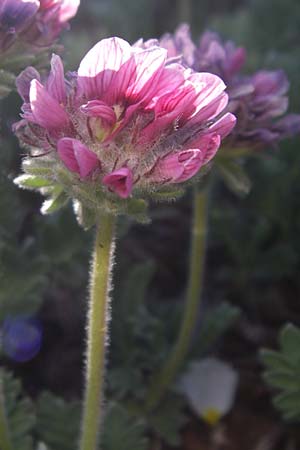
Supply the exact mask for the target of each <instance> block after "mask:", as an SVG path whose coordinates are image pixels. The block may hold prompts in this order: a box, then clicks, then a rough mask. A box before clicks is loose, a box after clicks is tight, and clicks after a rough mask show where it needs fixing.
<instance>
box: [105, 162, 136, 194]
mask: <svg viewBox="0 0 300 450" xmlns="http://www.w3.org/2000/svg"><path fill="white" fill-rule="evenodd" d="M102 183H103V184H104V186H107V187H108V188H109V189H110V190H111V191H113V192H115V193H116V194H118V195H119V197H121V198H127V197H129V195H130V194H131V191H132V186H133V175H132V172H131V170H130V169H128V168H127V167H122V168H121V169H118V170H115V171H114V172H111V173H110V174H109V175H106V176H105V177H104V178H103V180H102Z"/></svg>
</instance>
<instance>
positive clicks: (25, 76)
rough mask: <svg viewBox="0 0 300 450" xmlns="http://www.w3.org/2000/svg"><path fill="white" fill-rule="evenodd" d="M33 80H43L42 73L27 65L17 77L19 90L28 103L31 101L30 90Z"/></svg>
mask: <svg viewBox="0 0 300 450" xmlns="http://www.w3.org/2000/svg"><path fill="white" fill-rule="evenodd" d="M32 80H38V81H41V77H40V74H39V73H38V71H37V70H36V69H35V68H34V67H27V68H26V69H25V70H23V71H22V72H21V73H20V75H19V76H18V77H17V79H16V86H17V89H18V92H19V94H20V95H21V97H22V99H23V100H24V101H25V102H26V103H29V90H30V83H31V81H32Z"/></svg>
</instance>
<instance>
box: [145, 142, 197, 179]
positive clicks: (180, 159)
mask: <svg viewBox="0 0 300 450" xmlns="http://www.w3.org/2000/svg"><path fill="white" fill-rule="evenodd" d="M202 160H203V153H202V152H201V150H198V149H188V150H183V151H181V152H177V153H173V154H171V155H169V156H166V157H165V158H163V159H162V160H161V161H159V163H158V164H157V166H156V169H155V174H154V178H155V180H156V181H158V182H170V183H181V182H183V181H186V180H188V179H190V178H192V177H193V176H194V175H195V174H196V173H197V172H198V171H199V169H200V167H201V166H202V165H203V163H202Z"/></svg>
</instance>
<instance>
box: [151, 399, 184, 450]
mask: <svg viewBox="0 0 300 450" xmlns="http://www.w3.org/2000/svg"><path fill="white" fill-rule="evenodd" d="M185 406H186V405H185V402H184V401H183V400H182V399H181V398H180V397H175V396H172V397H171V396H170V397H169V398H167V399H165V401H164V402H162V404H161V405H160V406H159V408H158V410H157V411H155V413H154V414H153V415H152V416H150V417H149V419H148V420H149V424H150V425H151V426H152V427H153V428H154V431H155V432H156V433H157V434H158V435H159V436H160V437H161V438H163V439H164V440H165V441H166V443H167V444H169V445H171V446H179V445H180V443H181V436H180V431H181V430H182V427H183V426H184V425H185V423H186V422H187V417H186V416H185V414H184V413H183V409H184V407H185Z"/></svg>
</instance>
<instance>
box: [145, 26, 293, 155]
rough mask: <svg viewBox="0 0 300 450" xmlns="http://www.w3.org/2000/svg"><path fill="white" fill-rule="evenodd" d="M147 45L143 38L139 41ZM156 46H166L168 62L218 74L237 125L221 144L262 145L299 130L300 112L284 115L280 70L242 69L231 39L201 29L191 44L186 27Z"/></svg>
mask: <svg viewBox="0 0 300 450" xmlns="http://www.w3.org/2000/svg"><path fill="white" fill-rule="evenodd" d="M144 45H146V46H147V42H146V43H145V44H144ZM160 45H161V46H163V47H165V48H166V49H167V50H168V56H169V58H170V60H174V59H177V60H180V61H181V62H182V63H183V64H184V65H185V66H186V67H190V68H192V69H193V70H195V71H206V72H210V73H214V74H216V75H218V76H220V77H221V78H222V79H223V80H224V81H225V83H226V85H227V93H228V95H229V103H228V106H227V110H228V111H230V112H233V113H234V114H235V115H236V116H237V125H236V127H235V129H234V130H233V133H232V134H231V136H229V137H228V139H226V142H225V143H224V144H227V145H230V146H241V145H244V146H263V145H266V144H268V145H269V144H276V142H278V141H279V140H281V139H283V138H286V137H289V136H293V135H295V134H297V133H299V132H300V115H295V114H293V115H286V116H284V114H285V113H286V111H287V108H288V96H287V92H288V88H289V83H288V80H287V77H286V75H285V73H284V72H283V71H282V70H278V71H266V70H263V71H258V72H256V73H254V74H253V75H251V76H245V75H243V74H242V73H241V69H242V68H243V66H244V63H245V60H246V51H245V49H244V48H242V47H237V46H236V45H235V44H234V43H233V42H231V41H227V42H223V41H222V40H221V38H220V36H219V35H218V34H217V33H212V32H210V31H206V32H205V33H203V34H202V36H201V37H200V39H199V42H198V45H196V44H195V43H194V42H193V41H192V38H191V34H190V30H189V26H188V25H186V24H183V25H181V26H179V27H178V29H177V30H176V31H175V33H174V35H171V34H166V35H164V36H163V37H162V38H161V40H160Z"/></svg>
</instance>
